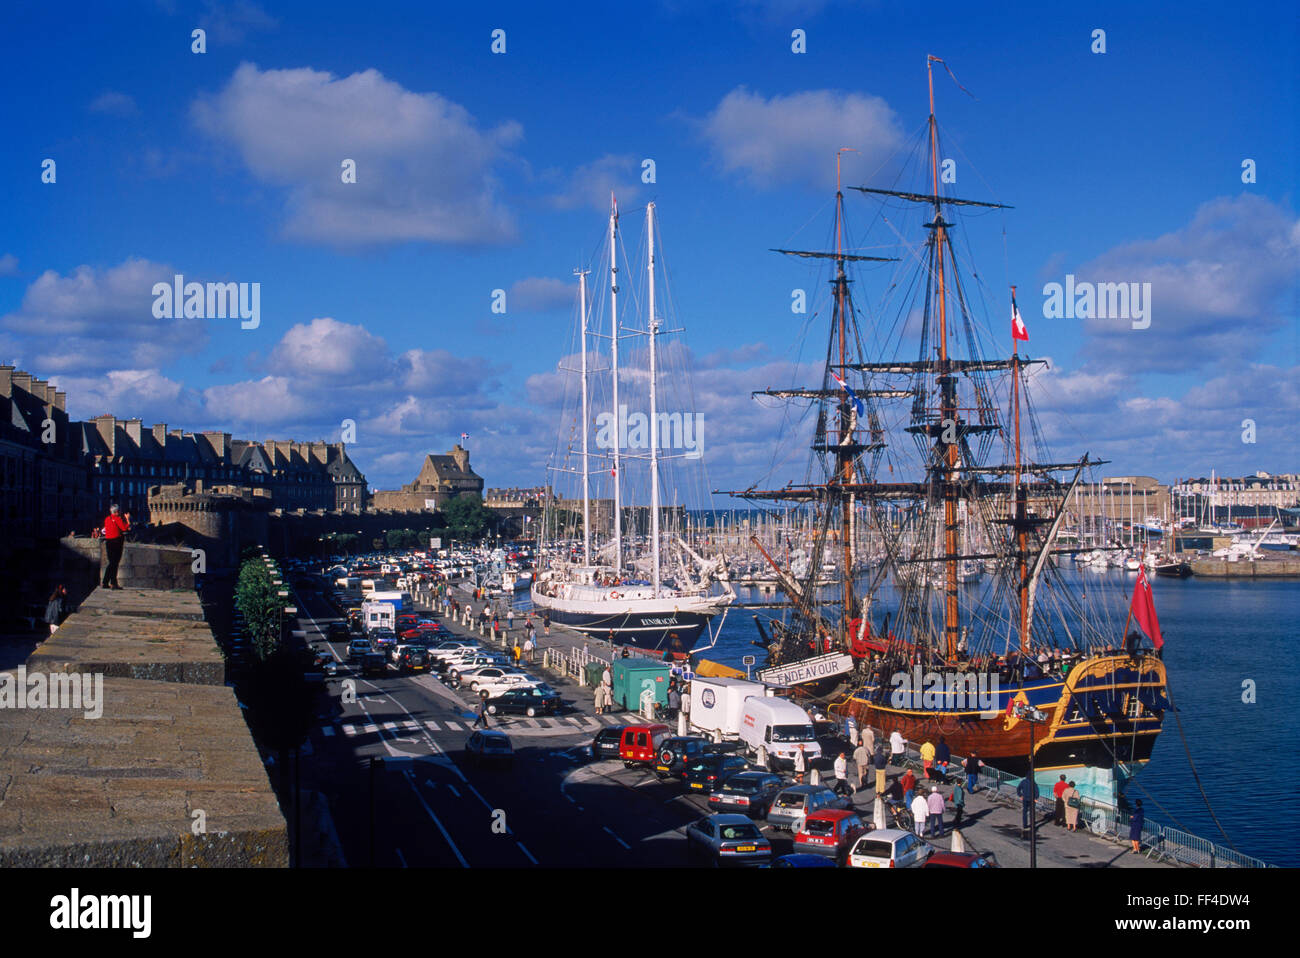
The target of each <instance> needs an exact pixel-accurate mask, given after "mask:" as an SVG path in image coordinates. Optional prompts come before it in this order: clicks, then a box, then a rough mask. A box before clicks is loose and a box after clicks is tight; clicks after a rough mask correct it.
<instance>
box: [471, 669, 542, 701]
mask: <svg viewBox="0 0 1300 958" xmlns="http://www.w3.org/2000/svg"><path fill="white" fill-rule="evenodd" d="M541 684H543V683H542V680H541V679H538V678H534V677H533V676H531V675H528V674H527V673H524V672H507V673H505V674H504V675H499V676H496V677H483V676H476V677H475V678H473V679H471V680H470V683H469V687H470V688H471V689H472V690H473V691H475V692H478V693H480V694H482V693H484V692H486V693H487V694H488V695H489V696H494V695H500V694H501V693H502V692H507V691H509V690H510V689H516V688H528V687H531V686H538V685H541Z"/></svg>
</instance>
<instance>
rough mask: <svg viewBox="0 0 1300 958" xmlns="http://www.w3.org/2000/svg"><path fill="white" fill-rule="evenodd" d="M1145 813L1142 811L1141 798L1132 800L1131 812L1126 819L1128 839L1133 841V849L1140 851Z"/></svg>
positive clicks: (1145, 818)
mask: <svg viewBox="0 0 1300 958" xmlns="http://www.w3.org/2000/svg"><path fill="white" fill-rule="evenodd" d="M1146 820H1147V814H1146V812H1144V811H1142V799H1140V798H1139V799H1138V800H1137V801H1136V802H1134V808H1133V814H1132V815H1131V816H1129V820H1128V840H1129V841H1130V842H1132V843H1133V851H1135V852H1140V851H1142V826H1143V825H1144V824H1145V823H1146Z"/></svg>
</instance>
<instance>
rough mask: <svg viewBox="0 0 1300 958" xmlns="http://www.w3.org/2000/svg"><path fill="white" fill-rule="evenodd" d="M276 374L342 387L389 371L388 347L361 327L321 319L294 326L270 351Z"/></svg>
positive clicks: (327, 318) (390, 364)
mask: <svg viewBox="0 0 1300 958" xmlns="http://www.w3.org/2000/svg"><path fill="white" fill-rule="evenodd" d="M269 362H270V364H271V366H272V367H273V368H274V369H275V370H276V372H279V373H285V374H289V375H294V376H302V377H306V378H314V379H330V380H332V381H333V382H334V383H335V384H338V383H343V384H346V383H348V382H351V381H355V380H358V379H369V378H370V377H373V376H382V375H385V374H386V373H388V372H389V371H391V368H392V358H391V357H390V355H389V352H388V344H387V343H386V342H384V340H383V339H381V338H380V337H378V336H375V335H373V334H372V333H370V332H369V331H368V330H366V329H365V328H363V327H361V326H355V325H351V324H348V323H340V322H339V321H338V320H335V319H330V318H329V317H324V318H320V319H313V320H312V321H311V322H310V323H305V324H304V323H297V324H295V325H294V326H292V327H290V328H289V330H288V331H287V332H286V333H285V334H284V336H283V337H281V339H280V342H278V343H277V344H276V346H275V348H274V349H273V350H272V351H271V355H270V360H269Z"/></svg>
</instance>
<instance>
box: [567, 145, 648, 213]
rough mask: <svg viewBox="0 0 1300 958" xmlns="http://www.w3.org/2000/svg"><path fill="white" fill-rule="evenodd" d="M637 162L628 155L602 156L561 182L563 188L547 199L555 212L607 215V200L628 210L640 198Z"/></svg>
mask: <svg viewBox="0 0 1300 958" xmlns="http://www.w3.org/2000/svg"><path fill="white" fill-rule="evenodd" d="M641 160H642V158H639V157H635V156H632V155H631V154H629V153H622V154H613V153H606V154H605V155H604V156H602V157H600V158H599V159H596V160H593V161H592V162H590V163H586V164H583V165H582V166H579V167H578V168H577V169H576V170H574V171H573V172H572V173H571V174H569V175H568V177H567V178H566V180H565V184H564V186H563V188H562V189H561V190H560V191H559V192H558V193H556V194H555V195H553V196H552V197H551V198H550V201H551V204H552V205H554V206H555V207H556V208H558V209H562V210H571V209H577V208H578V207H587V208H589V209H595V210H599V211H601V212H602V213H604V212H608V211H609V198H610V196H611V195H613V196H614V197H616V198H617V199H618V201H619V203H620V204H622V205H623V206H628V205H629V204H632V203H634V202H635V201H636V199H637V198H638V197H639V196H640V195H641Z"/></svg>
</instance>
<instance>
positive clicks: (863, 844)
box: [848, 828, 934, 868]
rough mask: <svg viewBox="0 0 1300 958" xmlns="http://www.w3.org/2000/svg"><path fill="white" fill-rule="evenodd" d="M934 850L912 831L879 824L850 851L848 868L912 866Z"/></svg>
mask: <svg viewBox="0 0 1300 958" xmlns="http://www.w3.org/2000/svg"><path fill="white" fill-rule="evenodd" d="M933 854H934V846H933V845H931V844H930V843H929V842H926V841H922V840H921V839H920V838H919V837H918V836H916V835H913V834H912V833H911V832H905V831H902V830H901V829H897V828H882V829H880V830H879V831H873V832H868V833H867V834H865V835H863V836H862V837H861V838H859V839H858V840H857V841H856V842H854V844H853V848H852V849H851V850H850V851H849V859H848V861H849V867H850V868H912V867H915V866H917V865H921V864H922V863H924V862H925V860H926V859H927V858H929V857H930V856H931V855H933Z"/></svg>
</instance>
